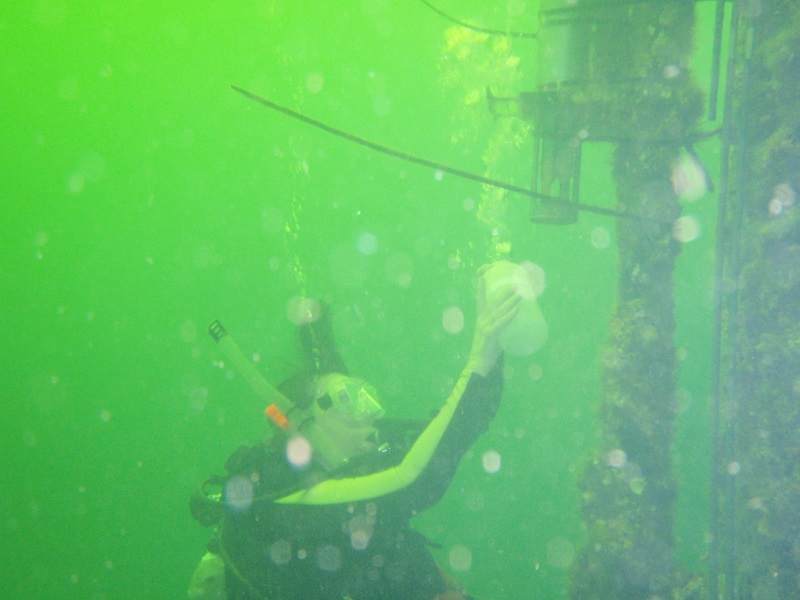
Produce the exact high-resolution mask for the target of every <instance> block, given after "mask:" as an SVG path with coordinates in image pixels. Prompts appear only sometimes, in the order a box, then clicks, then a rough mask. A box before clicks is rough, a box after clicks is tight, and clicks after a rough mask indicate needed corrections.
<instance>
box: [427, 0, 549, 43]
mask: <svg viewBox="0 0 800 600" xmlns="http://www.w3.org/2000/svg"><path fill="white" fill-rule="evenodd" d="M419 1H420V2H422V3H423V4H424V5H425V6H427V7H428V8H430V9H431V10H432V11H433V12H435V13H436V14H437V15H439V16H440V17H444V18H445V19H447V20H448V21H450V22H451V23H455V24H456V25H460V26H461V27H465V28H466V29H471V30H472V31H477V32H478V33H488V34H489V35H504V36H506V37H512V38H524V39H529V40H535V39H536V38H537V37H538V34H536V33H531V32H527V31H503V30H502V29H490V28H487V27H479V26H477V25H472V24H471V23H465V22H464V21H459V20H458V19H456V18H455V17H451V16H450V15H448V14H447V13H445V12H443V11H441V10H439V9H438V8H436V7H435V6H434V5H433V4H431V3H430V2H427V1H426V0H419Z"/></svg>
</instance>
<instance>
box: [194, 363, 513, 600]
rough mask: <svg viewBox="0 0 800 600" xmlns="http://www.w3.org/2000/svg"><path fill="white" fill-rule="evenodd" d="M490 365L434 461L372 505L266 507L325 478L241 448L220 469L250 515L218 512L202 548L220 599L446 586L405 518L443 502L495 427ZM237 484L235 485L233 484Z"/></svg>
mask: <svg viewBox="0 0 800 600" xmlns="http://www.w3.org/2000/svg"><path fill="white" fill-rule="evenodd" d="M502 384H503V378H502V374H501V368H500V366H499V365H498V366H497V367H495V369H494V370H493V371H492V372H491V373H490V374H489V376H488V377H486V378H484V377H482V376H479V375H472V377H471V379H470V380H469V382H468V384H467V387H466V389H465V390H464V394H463V396H462V399H461V402H460V403H459V405H458V407H457V409H456V412H455V414H454V416H453V418H452V420H451V422H450V424H449V425H448V427H447V430H446V431H445V433H444V435H443V437H442V439H441V441H440V443H439V445H438V446H437V448H436V450H435V453H434V455H433V457H432V459H431V461H430V463H429V464H428V465H427V467H426V468H425V469H424V470H423V472H422V473H421V474H420V475H419V477H418V478H417V479H416V481H414V482H413V483H412V484H410V485H409V486H407V487H406V488H403V489H401V490H398V491H396V492H393V493H390V494H387V495H385V496H381V497H378V498H374V499H370V500H365V501H360V502H352V503H345V504H332V505H322V506H315V505H303V504H277V503H275V502H273V500H275V499H277V498H280V497H283V496H286V495H288V494H289V493H291V492H293V491H296V490H299V489H302V488H304V487H309V486H312V485H314V483H315V481H319V480H320V479H321V478H325V477H330V476H331V475H330V474H323V473H321V472H318V471H314V470H313V469H308V470H306V471H298V470H296V469H294V468H293V467H292V466H291V465H289V464H288V462H287V460H286V458H285V453H284V450H283V445H282V444H281V443H279V442H277V441H276V442H273V443H271V444H270V443H263V444H259V445H256V446H253V447H249V448H241V449H240V450H239V451H237V452H236V453H234V454H233V455H232V456H231V458H230V459H229V461H228V463H227V465H226V468H227V469H228V473H229V481H230V479H231V478H234V477H239V478H246V479H247V480H248V481H250V482H251V483H252V487H253V496H254V498H255V500H254V501H253V503H252V505H250V506H249V508H244V509H235V508H232V507H231V506H227V507H226V509H225V512H224V516H223V518H222V522H221V523H220V526H219V528H218V535H217V538H216V539H215V541H214V542H212V544H211V546H210V548H211V550H212V551H215V552H217V553H219V554H221V555H222V556H223V559H224V561H225V563H226V582H227V584H226V585H227V597H228V600H253V599H255V598H261V599H263V598H266V599H268V600H289V599H291V600H301V599H308V600H312V599H313V600H327V599H330V600H342V599H343V598H352V599H353V600H377V599H398V600H399V599H415V600H416V599H419V600H423V599H429V598H433V597H435V596H436V595H437V594H439V593H442V592H444V591H445V590H446V582H445V579H444V578H443V576H442V573H441V572H440V571H439V568H438V566H437V565H436V563H435V561H434V560H433V557H432V556H431V555H430V553H429V552H428V550H427V548H426V545H427V541H426V539H425V538H424V537H423V536H422V535H421V534H419V533H417V532H416V531H414V530H413V529H412V528H411V527H410V524H409V521H410V519H411V517H413V516H414V515H416V514H417V513H419V512H421V511H423V510H425V509H426V508H428V507H430V506H432V505H433V504H435V503H436V502H437V501H438V500H439V499H440V498H441V497H442V496H443V495H444V493H445V491H446V490H447V487H448V486H449V485H450V481H451V479H452V478H453V475H454V474H455V472H456V469H457V467H458V463H459V461H460V460H461V458H462V456H463V455H464V453H465V452H466V451H467V450H468V449H469V447H470V446H471V445H472V444H473V443H474V441H475V439H476V438H477V437H478V436H479V435H481V434H482V433H484V432H485V431H486V429H487V428H488V426H489V424H490V422H491V421H492V419H493V418H494V415H495V413H496V411H497V408H498V405H499V403H500V397H501V395H502ZM403 456H404V451H403V450H402V449H400V450H397V449H390V450H388V451H384V452H378V451H376V452H375V453H374V454H372V455H369V456H366V457H363V458H362V459H359V460H353V461H351V462H350V463H349V464H348V466H347V467H346V468H345V469H343V470H341V471H339V472H337V473H336V474H335V475H334V476H336V477H355V476H359V475H365V474H367V473H374V472H378V471H381V470H383V469H387V468H390V467H392V466H394V465H397V464H399V463H400V462H401V461H402V459H403ZM240 481H241V479H240Z"/></svg>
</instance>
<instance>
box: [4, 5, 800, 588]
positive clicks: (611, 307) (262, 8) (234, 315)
mask: <svg viewBox="0 0 800 600" xmlns="http://www.w3.org/2000/svg"><path fill="white" fill-rule="evenodd" d="M587 24H588V25H587ZM520 33H524V34H526V35H519V34H520ZM798 38H800V10H798V8H797V7H796V6H795V4H794V3H793V2H790V1H788V0H761V1H760V2H755V1H748V2H744V1H740V0H728V1H725V0H719V1H714V0H707V1H697V2H690V1H686V0H660V1H656V0H652V1H647V0H642V1H640V2H631V1H629V0H627V1H626V0H618V1H616V0H604V1H602V2H601V1H599V0H596V1H592V0H584V1H579V2H569V1H566V0H564V1H562V0H539V1H538V2H536V1H531V2H525V1H524V0H501V1H497V2H487V1H485V0H465V1H463V2H456V1H455V0H441V1H440V2H431V3H428V2H422V1H420V0H342V1H340V2H312V1H311V0H297V1H294V2H290V1H288V0H261V1H258V2H244V3H222V2H214V3H200V4H197V3H193V4H189V3H185V2H177V3H167V4H164V3H158V4H157V3H154V2H148V1H144V2H133V3H102V2H95V1H92V0H77V1H75V2H66V1H65V0H36V1H35V2H29V3H6V5H4V6H3V7H2V8H0V78H1V79H2V81H3V82H4V89H5V94H4V99H3V110H2V111H0V131H2V132H3V144H2V145H0V201H2V206H3V211H2V213H3V218H2V221H0V233H1V235H0V249H2V251H1V252H0V282H1V283H2V290H3V292H2V295H0V307H1V308H2V314H3V319H2V328H3V330H4V332H5V343H4V344H3V345H2V349H0V360H2V364H3V377H2V378H1V379H0V394H2V402H3V409H4V410H3V419H2V430H0V453H2V467H0V473H2V481H3V483H4V487H5V493H4V494H3V495H2V500H0V506H1V507H2V512H1V515H2V520H0V527H1V528H2V532H3V534H2V540H3V541H2V544H0V553H2V554H1V555H2V561H3V564H4V565H5V567H6V569H5V574H4V577H3V581H4V583H3V588H4V589H3V593H2V595H3V596H4V597H8V598H31V599H38V598H91V599H98V600H99V599H116V598H180V597H186V590H187V587H188V585H189V580H190V577H191V575H192V571H193V569H194V567H195V565H196V563H197V561H198V560H199V559H200V558H201V556H202V555H203V553H204V551H205V545H206V543H207V542H208V538H209V535H210V534H209V531H208V530H206V529H204V528H203V527H201V526H200V525H198V524H197V523H196V522H195V521H194V520H193V519H192V516H191V514H190V511H189V506H188V503H189V498H190V496H191V495H192V493H193V492H194V491H195V490H196V489H197V487H198V485H200V484H201V483H202V482H203V481H204V480H205V479H206V478H207V477H208V476H209V475H210V474H211V473H218V472H221V471H222V466H223V464H224V461H225V458H226V457H227V456H228V455H229V454H230V453H231V452H232V451H233V450H235V449H236V448H237V447H238V446H239V445H241V444H245V443H253V442H256V441H258V440H259V439H262V438H264V437H265V436H266V435H268V432H269V431H270V427H271V424H270V423H269V421H267V420H266V419H265V417H264V414H263V412H264V408H265V407H264V406H262V402H261V401H260V399H259V398H258V397H257V395H255V394H254V393H253V391H252V390H251V389H250V387H249V386H248V384H247V382H246V381H245V378H244V377H242V375H241V373H240V372H238V371H237V370H236V369H234V368H232V366H231V365H230V364H229V362H228V360H227V359H226V357H225V356H224V355H223V353H221V352H220V350H219V349H218V348H217V347H216V346H215V344H214V341H213V340H212V339H211V337H210V336H209V335H208V333H207V328H208V326H209V324H210V323H211V322H212V321H214V320H215V319H220V321H222V322H223V323H224V324H225V326H226V327H227V329H228V330H229V331H230V332H232V333H233V334H234V335H235V336H236V339H237V340H238V342H239V343H240V344H241V347H242V348H243V349H244V351H245V353H246V354H247V357H248V358H249V359H250V360H251V361H252V362H253V363H254V364H255V365H256V367H257V369H258V370H259V372H260V373H262V375H263V376H264V377H265V378H266V379H267V380H268V381H270V382H273V383H279V382H281V381H283V380H285V379H286V378H287V377H289V376H291V375H292V373H293V372H294V371H295V370H296V369H297V368H298V366H299V364H300V362H301V360H302V357H301V356H300V353H299V349H298V347H297V344H296V341H295V337H296V327H297V325H296V324H297V322H298V321H299V320H300V321H301V320H302V319H303V317H302V315H303V314H304V312H303V311H306V310H307V308H308V307H309V306H312V307H315V306H318V304H323V305H326V306H330V310H331V314H332V319H333V330H334V333H335V337H336V341H337V345H338V349H339V352H340V353H341V355H342V357H343V358H344V360H345V362H346V363H347V365H348V367H349V369H350V371H351V372H352V373H354V374H357V375H359V376H360V377H363V378H365V379H366V380H368V381H369V382H371V383H372V384H374V385H375V386H376V387H377V388H378V389H379V390H380V392H381V395H382V398H383V405H384V408H385V409H386V412H387V417H393V418H414V419H424V418H427V417H429V416H430V414H431V411H432V410H435V409H436V408H438V407H439V406H440V405H441V402H442V401H443V400H444V399H445V398H446V397H447V394H448V393H449V391H450V389H451V388H452V386H453V383H454V381H455V379H456V378H457V377H458V374H459V372H460V369H461V368H462V367H463V365H464V363H465V361H466V358H467V355H468V353H469V351H470V341H471V339H472V328H473V326H474V322H475V316H476V315H475V299H474V290H475V281H476V272H477V270H478V269H479V267H481V265H484V264H488V263H492V262H495V261H498V260H507V261H511V262H514V263H519V264H522V265H524V266H525V268H526V269H528V271H529V272H530V273H534V274H535V280H536V282H537V283H536V289H535V290H534V292H533V295H535V296H536V304H538V309H540V310H541V315H542V319H543V320H544V321H546V331H547V333H546V342H545V341H544V337H545V336H544V334H542V337H541V343H540V340H537V341H536V343H533V344H531V345H530V346H528V345H526V344H525V343H523V344H522V346H523V349H522V350H521V351H519V352H517V353H515V354H514V355H509V356H507V357H506V359H505V364H504V378H505V387H504V392H503V400H502V404H501V408H500V411H499V413H498V415H497V417H496V418H495V420H494V421H493V423H492V425H491V427H490V429H489V431H488V433H486V434H485V435H483V436H482V437H481V438H479V440H478V441H477V443H476V444H475V445H474V446H473V447H472V449H471V450H470V451H469V452H468V453H467V455H466V456H465V458H464V459H463V461H462V462H461V465H460V467H459V470H458V474H457V476H456V478H455V479H454V480H453V482H452V485H451V486H450V488H449V491H448V492H447V494H446V495H445V496H444V498H443V499H442V501H441V502H439V504H437V505H436V506H434V507H433V508H431V509H430V510H428V511H426V512H425V513H424V514H421V515H419V516H418V517H416V518H415V519H414V520H413V525H414V528H415V529H417V530H418V531H420V532H421V533H422V534H424V535H425V536H426V537H427V538H429V539H430V540H431V541H432V542H434V543H435V544H436V547H435V548H432V550H431V551H432V553H433V554H434V556H435V558H436V560H437V562H438V564H439V565H440V566H441V567H442V569H444V570H445V571H446V572H447V573H448V574H449V575H450V576H451V577H452V578H454V579H455V580H456V581H457V582H459V583H460V584H461V585H463V586H464V587H465V588H466V589H467V590H468V591H469V593H470V594H472V595H473V596H474V597H475V598H479V599H492V598H494V599H504V598H511V599H516V598H536V599H547V600H549V599H560V598H570V599H573V600H578V599H597V600H600V599H616V598H619V599H625V600H637V599H642V600H644V599H645V598H662V599H666V598H675V599H690V598H691V599H710V598H714V597H718V598H726V599H731V600H733V599H734V598H736V599H748V600H749V599H754V600H755V599H759V600H788V599H790V598H800V517H798V515H797V514H796V512H797V511H796V510H795V508H794V507H796V501H800V498H798V495H799V494H800V493H799V492H798V491H797V490H800V485H798V481H800V472H798V469H800V467H798V465H800V460H797V459H798V448H800V422H798V420H800V410H798V408H797V407H798V406H800V397H798V396H800V379H799V378H798V372H797V364H798V358H800V357H798V353H799V352H800V350H798V348H800V344H798V343H797V340H798V339H800V325H799V324H798V323H800V318H798V317H800V310H798V308H800V307H799V306H798V304H799V303H800V218H798V213H797V211H798V208H797V205H796V194H797V192H798V186H799V185H800V180H798V176H797V173H798V172H800V150H799V149H798V135H800V133H798V132H800V124H799V123H798V118H800V107H798V100H797V98H798V97H800V94H798V92H800V81H798V77H799V76H798V75H797V73H800V65H799V64H798V60H799V59H798V55H797V52H796V48H797V47H798V43H800V40H798ZM232 86H233V87H232ZM243 92H244V93H243ZM259 98H261V99H265V101H267V102H270V103H274V104H276V105H278V106H279V107H284V108H286V109H287V110H286V111H284V112H281V111H279V110H275V109H274V108H271V107H270V106H265V104H264V103H262V102H259V101H258V99H259ZM254 100H255V101H254ZM287 111H288V112H287ZM297 115H300V116H301V118H297ZM302 116H304V117H306V119H305V120H303V118H302ZM309 119H310V120H312V121H313V122H309ZM331 130H335V131H331ZM338 133H343V134H344V135H338ZM355 138H357V139H355ZM364 141H366V144H364V143H362V142H364ZM415 157H416V158H418V159H420V160H415ZM470 174H471V175H472V176H473V177H470V176H469V175H470ZM465 175H467V176H465ZM491 181H498V182H502V183H503V184H504V185H502V186H495V185H492V184H491ZM537 315H538V313H537ZM533 318H538V316H535V317H533ZM532 350H535V351H532Z"/></svg>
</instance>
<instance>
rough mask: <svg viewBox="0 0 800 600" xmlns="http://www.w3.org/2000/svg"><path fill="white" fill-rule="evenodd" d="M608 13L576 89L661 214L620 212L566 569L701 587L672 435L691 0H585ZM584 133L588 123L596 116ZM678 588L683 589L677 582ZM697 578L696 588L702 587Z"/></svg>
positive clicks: (664, 590)
mask: <svg viewBox="0 0 800 600" xmlns="http://www.w3.org/2000/svg"><path fill="white" fill-rule="evenodd" d="M579 6H587V7H588V6H593V7H596V8H597V10H601V9H602V10H604V11H606V13H610V14H613V16H614V18H613V19H611V20H604V21H603V23H602V26H599V27H598V28H595V29H594V30H593V31H595V32H597V31H602V33H603V36H604V37H603V38H602V39H599V38H598V43H596V44H595V45H594V48H593V51H592V54H591V60H592V61H593V64H594V65H604V67H603V68H600V67H599V66H598V67H597V69H596V71H595V73H597V74H600V73H604V74H605V75H604V77H603V78H595V79H594V80H593V81H591V82H589V85H586V86H583V87H582V91H581V93H580V95H575V94H573V96H572V98H573V99H572V102H573V103H575V104H578V105H580V106H583V107H584V108H585V110H586V113H585V114H586V115H587V118H589V117H591V118H592V119H596V118H597V117H596V116H592V115H593V114H594V113H595V112H596V111H597V110H598V109H599V108H602V111H603V112H602V115H601V117H602V123H603V126H602V127H599V128H595V129H594V131H595V132H597V133H598V134H599V136H598V137H600V139H608V140H611V141H614V142H616V144H617V146H616V150H615V153H614V159H613V172H614V179H615V185H616V196H617V209H619V210H621V211H624V212H628V213H633V214H640V215H646V216H649V217H653V218H655V219H657V220H658V221H660V222H656V221H653V222H636V221H631V220H619V221H618V224H617V236H616V237H617V242H618V251H619V280H618V294H617V302H616V307H615V310H614V315H613V316H612V319H611V323H610V331H609V339H608V343H607V345H606V348H605V350H604V355H603V365H602V367H603V383H604V385H603V387H604V390H603V391H604V399H603V404H602V408H601V413H600V426H601V440H602V442H601V443H602V447H601V449H600V452H599V453H598V455H597V456H596V458H595V459H594V460H593V461H592V462H591V463H590V464H589V465H587V468H586V470H585V473H584V475H583V477H582V481H581V508H582V511H583V514H584V517H585V521H586V531H587V538H588V540H587V544H586V546H585V547H584V548H582V549H581V551H580V553H579V556H578V560H577V561H576V564H575V566H574V569H573V572H572V576H571V581H570V597H571V598H573V599H574V600H642V599H646V598H673V597H683V598H692V597H699V596H695V595H694V594H699V593H700V591H701V586H699V585H698V584H697V582H696V580H689V579H688V578H683V577H682V576H681V575H680V574H679V573H678V570H677V568H676V566H675V561H674V548H673V526H674V525H673V515H672V511H673V506H674V500H675V484H674V480H673V476H672V460H671V451H672V442H673V428H674V421H675V415H676V406H675V384H676V369H677V365H676V358H675V346H674V339H673V334H674V328H675V323H674V305H673V268H674V264H675V259H676V257H677V255H678V252H679V243H678V242H677V241H676V240H675V239H674V238H673V227H672V223H673V222H674V221H675V219H676V218H677V217H678V215H679V212H680V206H679V204H678V200H677V197H676V195H675V193H674V192H673V188H672V185H671V181H670V175H671V172H672V168H673V163H674V161H675V159H676V157H677V156H678V153H679V151H680V149H681V147H682V146H683V145H684V144H686V143H687V142H688V140H689V138H690V135H691V132H692V130H693V128H694V127H695V125H696V123H697V121H698V119H699V117H700V115H701V113H702V97H701V94H700V93H699V91H698V90H697V89H696V87H695V86H694V84H693V82H692V80H691V77H690V74H689V72H688V69H687V63H688V59H689V56H690V53H691V48H692V36H693V24H694V3H693V2H691V1H689V0H661V1H652V2H648V1H637V2H631V1H623V0H619V1H617V2H611V1H609V0H604V1H602V2H599V1H598V2H591V1H587V2H583V3H580V4H579ZM587 133H588V136H589V139H590V138H591V137H592V136H593V129H592V128H590V129H588V130H587ZM676 590H680V592H678V593H681V594H683V595H682V596H674V593H676ZM693 590H697V591H693Z"/></svg>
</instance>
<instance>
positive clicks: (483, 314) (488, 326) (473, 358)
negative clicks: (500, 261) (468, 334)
mask: <svg viewBox="0 0 800 600" xmlns="http://www.w3.org/2000/svg"><path fill="white" fill-rule="evenodd" d="M490 267H491V265H483V266H482V267H481V268H480V269H478V289H477V305H478V319H477V322H476V323H475V335H474V336H473V338H472V349H471V350H470V353H469V360H468V362H467V367H468V368H469V369H471V370H472V372H473V373H477V374H479V375H483V376H484V377H485V376H486V375H488V374H489V372H490V371H491V370H492V368H493V367H494V365H495V363H496V362H497V359H498V358H499V357H500V355H501V354H502V353H503V349H502V348H501V347H500V332H501V331H503V329H505V328H506V327H508V325H509V324H510V323H511V321H513V320H514V317H516V316H517V312H519V303H520V300H521V299H522V298H521V297H520V296H519V294H517V293H516V291H515V290H514V289H513V287H512V288H509V289H507V290H506V291H504V292H503V293H501V294H493V295H492V297H491V298H488V299H487V297H486V282H485V280H484V277H483V276H484V274H485V273H486V271H488V270H489V268H490Z"/></svg>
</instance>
